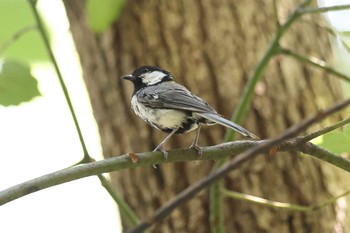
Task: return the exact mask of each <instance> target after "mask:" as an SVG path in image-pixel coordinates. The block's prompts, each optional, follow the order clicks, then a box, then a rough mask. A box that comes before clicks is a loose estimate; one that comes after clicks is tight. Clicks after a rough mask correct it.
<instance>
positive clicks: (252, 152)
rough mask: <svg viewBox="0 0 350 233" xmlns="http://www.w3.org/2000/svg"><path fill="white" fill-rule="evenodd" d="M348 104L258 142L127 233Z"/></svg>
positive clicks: (142, 227)
mask: <svg viewBox="0 0 350 233" xmlns="http://www.w3.org/2000/svg"><path fill="white" fill-rule="evenodd" d="M348 104H350V100H346V101H342V102H341V103H339V104H337V105H335V106H334V107H331V108H330V109H328V110H326V111H321V112H319V113H318V114H316V115H315V116H313V117H311V118H309V119H306V120H304V121H302V122H301V123H299V124H297V125H294V126H292V127H291V128H289V129H287V130H286V131H285V132H284V133H282V134H281V135H279V136H277V137H276V138H274V139H270V140H265V141H263V142H260V143H258V144H257V145H255V146H254V147H252V148H250V149H248V150H246V151H244V152H243V153H241V154H239V155H237V156H236V157H234V158H233V159H232V160H231V161H230V162H228V163H226V164H225V165H224V166H222V167H220V168H218V169H217V170H215V171H213V172H212V173H210V174H209V175H208V176H207V177H205V178H203V179H201V180H199V181H198V182H197V183H195V184H193V185H191V186H189V187H188V188H186V189H184V190H183V191H182V192H181V193H179V194H178V195H177V196H176V197H175V198H173V199H172V200H170V201H168V202H167V203H166V204H164V205H163V206H162V207H160V208H159V209H158V210H156V211H155V213H154V214H153V216H151V217H150V218H148V220H147V221H143V222H142V223H141V224H139V225H138V226H137V227H135V228H134V229H132V230H130V231H128V232H129V233H139V232H143V231H144V230H146V229H147V228H148V227H150V226H151V225H152V224H154V223H155V222H158V221H160V220H161V219H163V218H164V217H166V216H168V215H169V214H170V213H171V212H172V211H173V210H174V209H175V208H177V207H179V206H180V205H182V204H184V203H185V202H187V201H188V200H190V199H191V198H192V197H193V196H194V195H196V194H197V193H198V192H200V191H202V190H203V189H204V188H207V187H208V186H210V185H211V184H212V183H213V182H215V181H217V180H219V179H221V178H223V177H224V176H225V175H226V174H227V173H228V172H230V171H232V170H234V169H236V168H238V167H239V166H240V165H241V164H242V163H244V162H246V161H248V160H251V159H253V158H255V157H256V156H257V155H258V154H259V153H261V152H264V151H266V150H268V149H269V148H271V147H272V146H276V145H278V144H280V143H281V142H283V141H284V140H286V139H288V138H290V137H293V136H295V135H296V134H298V133H299V132H301V131H303V130H305V129H306V128H308V127H309V126H310V125H312V124H314V123H316V122H318V121H320V120H322V119H324V118H325V117H326V116H328V115H330V114H332V113H334V112H336V111H339V110H340V109H342V108H344V107H345V106H347V105H348ZM348 165H349V161H348ZM348 169H349V170H348V171H350V167H348Z"/></svg>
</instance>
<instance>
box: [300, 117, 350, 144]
mask: <svg viewBox="0 0 350 233" xmlns="http://www.w3.org/2000/svg"><path fill="white" fill-rule="evenodd" d="M348 123H350V117H349V118H346V119H344V120H342V121H339V122H337V123H335V124H334V125H331V126H328V127H326V128H323V129H320V130H318V131H316V132H313V133H310V134H308V135H306V136H301V137H298V139H297V140H298V141H300V142H308V141H311V140H312V139H314V138H317V137H319V136H321V135H324V134H326V133H329V132H331V131H333V130H335V129H338V128H340V127H342V126H344V125H346V124H348Z"/></svg>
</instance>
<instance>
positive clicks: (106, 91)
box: [64, 0, 349, 233]
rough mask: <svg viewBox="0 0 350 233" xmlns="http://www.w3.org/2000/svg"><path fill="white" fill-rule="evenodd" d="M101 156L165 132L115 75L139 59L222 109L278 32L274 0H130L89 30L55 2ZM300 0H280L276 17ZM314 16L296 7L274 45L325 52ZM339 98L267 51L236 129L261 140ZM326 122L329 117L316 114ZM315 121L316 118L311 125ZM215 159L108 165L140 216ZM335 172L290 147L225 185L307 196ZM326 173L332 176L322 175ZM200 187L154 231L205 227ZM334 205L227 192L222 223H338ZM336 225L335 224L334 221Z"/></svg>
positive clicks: (301, 226)
mask: <svg viewBox="0 0 350 233" xmlns="http://www.w3.org/2000/svg"><path fill="white" fill-rule="evenodd" d="M64 4H65V6H66V10H67V15H68V17H69V20H70V23H71V30H72V34H73V38H74V40H75V42H76V46H77V50H78V53H79V55H80V60H81V64H82V67H83V71H84V78H85V81H86V85H87V88H88V91H89V94H90V98H91V102H92V106H93V111H94V114H95V118H96V120H97V123H98V126H99V129H100V135H101V143H102V147H103V150H104V154H105V156H106V157H109V156H117V155H119V154H122V153H125V152H130V151H133V152H141V151H148V150H151V149H152V148H154V147H155V146H156V145H157V144H158V143H159V142H160V141H161V140H162V138H163V137H165V135H164V134H163V133H161V132H158V131H156V130H155V129H151V128H150V127H148V126H147V125H146V124H145V123H144V122H143V121H142V120H141V119H139V118H137V117H136V116H135V115H134V113H133V112H132V111H131V108H130V96H131V91H132V87H131V84H130V83H124V82H122V81H121V79H120V78H119V77H121V76H122V75H123V74H126V73H129V72H130V71H132V70H133V69H134V68H136V67H138V66H140V65H145V64H156V65H160V66H162V67H163V68H165V69H167V70H169V71H171V72H172V73H173V75H174V77H175V79H176V80H177V81H178V82H179V83H181V84H184V85H186V86H187V87H189V89H190V90H192V91H193V92H194V93H196V94H198V95H200V96H201V97H203V98H204V99H206V100H208V102H209V103H210V104H211V105H212V106H213V107H215V109H216V110H217V111H218V112H220V113H221V114H222V115H224V116H226V117H230V115H231V114H232V111H233V109H234V107H235V106H236V104H237V101H238V98H239V96H240V95H241V94H242V89H243V87H244V85H245V83H246V81H247V78H248V76H249V74H250V73H251V71H252V69H253V68H254V65H255V64H256V63H257V61H258V60H259V58H260V57H261V56H262V53H263V52H264V50H265V49H266V46H267V44H268V43H269V40H270V39H271V37H272V36H273V33H274V32H275V30H276V28H275V21H274V14H273V7H272V1H243V0H241V1H224V0H222V1H217V0H205V1H186V0H181V1H161V0H157V1H146V0H139V1H136V0H129V1H127V3H126V5H125V8H124V10H123V12H122V15H121V17H120V18H119V19H118V21H117V22H116V23H115V24H114V25H113V26H112V28H111V29H109V30H108V31H106V32H104V33H103V34H101V35H94V34H93V33H92V32H91V30H90V29H89V27H88V25H87V21H86V16H85V12H84V2H83V1H70V0H64ZM296 4H297V1H291V0H290V1H278V10H279V14H280V17H281V19H282V20H283V19H284V18H286V17H287V16H288V13H289V11H290V10H291V9H293V8H294V7H295V6H296ZM319 20H320V19H319V18H318V17H313V18H311V17H304V18H303V21H300V22H298V23H296V24H295V25H294V26H293V27H292V28H291V29H290V30H289V32H288V33H287V35H285V36H284V37H283V41H282V44H283V46H286V47H288V48H292V49H294V50H296V51H299V52H301V53H304V54H308V55H314V56H317V57H319V58H322V59H326V58H329V57H330V56H331V55H330V51H329V45H328V42H327V34H326V31H324V30H322V29H321V28H320V27H318V26H317V25H316V24H317V22H318V21H319ZM340 96H341V91H340V88H339V85H338V83H337V82H336V81H335V78H334V77H329V76H328V75H326V74H325V73H323V72H321V71H319V70H315V69H313V68H310V67H306V66H303V65H301V64H299V63H298V62H296V61H295V60H292V59H290V58H287V57H284V56H278V57H276V58H274V59H273V60H272V61H271V63H270V64H269V66H268V68H267V70H266V72H265V74H264V78H263V80H262V81H261V82H260V83H259V85H258V88H257V91H256V95H255V97H254V100H253V104H252V108H251V110H250V111H249V113H248V116H247V117H246V120H245V124H244V125H245V127H246V128H248V129H249V130H250V131H252V132H254V133H256V134H257V135H259V136H260V137H262V138H267V137H272V136H274V135H276V134H278V133H279V132H281V131H283V129H285V128H286V127H288V126H290V125H292V124H294V123H297V122H299V121H300V120H301V119H303V118H305V117H306V116H308V115H310V114H311V113H314V112H316V111H317V110H318V109H320V108H323V107H326V106H329V105H331V104H332V103H333V102H335V101H336V100H337V99H338V98H340ZM325 124H326V123H325ZM318 127H320V126H318ZM224 132H225V129H224V128H222V127H220V126H213V127H210V128H207V129H204V130H203V132H202V134H201V139H200V144H201V145H213V144H216V143H220V142H221V141H222V138H223V135H224ZM193 137H194V134H193V133H191V134H188V135H181V136H175V137H174V138H173V139H172V140H171V143H169V144H168V147H169V148H179V147H186V146H188V145H190V143H191V141H192V139H193ZM212 165H213V162H200V163H199V162H198V163H192V162H190V163H176V164H165V165H161V166H159V168H158V169H153V168H152V167H145V168H138V169H131V170H127V171H123V172H118V173H114V174H112V177H113V182H114V184H115V186H116V188H117V189H118V191H119V192H120V193H122V194H123V196H124V197H125V199H126V201H127V202H128V203H129V204H130V205H131V206H132V207H133V208H134V210H135V211H136V212H137V214H138V215H139V216H140V217H141V218H147V216H149V214H151V213H153V211H154V210H155V209H156V208H158V207H159V206H161V205H162V204H163V203H165V202H166V201H167V200H169V199H171V198H172V197H174V196H175V195H176V194H177V193H178V192H180V191H181V190H183V189H184V188H186V187H187V186H189V185H190V184H192V183H194V182H196V181H197V180H198V179H200V178H201V177H203V176H205V175H207V174H208V173H209V172H210V170H211V168H212ZM342 176H343V173H342V172H341V171H339V170H336V169H333V168H332V167H330V166H329V165H325V164H323V163H320V162H318V161H315V160H314V159H310V158H308V157H303V156H300V155H297V154H292V153H290V154H282V153H279V154H278V155H276V156H273V157H270V156H265V157H260V158H259V159H256V160H254V161H251V162H250V163H249V164H247V165H245V166H244V167H242V168H241V169H240V170H239V171H236V172H232V173H231V174H230V175H229V176H228V177H227V179H226V180H225V186H226V187H227V188H228V189H233V190H235V191H239V192H242V193H248V194H253V195H257V196H261V197H264V198H268V199H271V200H277V201H284V202H291V203H296V204H302V205H313V204H316V203H319V202H322V201H323V200H325V199H327V198H329V197H330V196H331V195H336V194H339V193H340V192H341V191H342V190H345V188H346V187H348V186H349V185H348V186H344V184H343V183H341V179H340V177H342ZM330 182H331V183H330ZM208 206H209V204H208V192H202V193H200V194H199V195H197V196H196V198H194V199H193V200H192V201H190V202H189V203H187V204H186V205H185V206H183V207H181V208H178V209H177V210H176V211H174V213H172V214H171V216H170V217H169V218H167V219H166V220H164V221H163V222H161V223H159V224H157V225H156V226H155V228H153V231H152V232H162V233H164V232H201V233H202V232H209V229H210V228H209V211H208V209H209V207H208ZM338 207H339V206H336V205H334V206H329V207H327V208H324V209H322V210H320V211H317V212H313V213H309V214H305V213H296V212H292V211H281V210H276V209H271V208H267V207H262V206H257V205H253V204H249V203H245V202H241V201H233V200H225V217H226V219H225V224H226V227H227V230H228V231H227V232H270V233H271V232H272V233H273V232H278V233H279V232H315V233H316V232H317V233H318V232H332V231H334V232H338V231H336V229H343V227H344V221H345V220H344V219H341V218H339V214H340V213H344V212H346V208H345V209H344V208H343V209H342V210H341V211H343V212H339V208H338ZM340 232H341V231H340Z"/></svg>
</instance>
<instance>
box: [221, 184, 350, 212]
mask: <svg viewBox="0 0 350 233" xmlns="http://www.w3.org/2000/svg"><path fill="white" fill-rule="evenodd" d="M221 191H222V192H223V194H224V195H225V196H226V197H229V198H232V199H235V200H241V201H245V202H249V203H254V204H258V205H262V206H267V207H273V208H279V209H287V210H292V211H301V212H311V211H316V210H319V209H322V208H324V207H326V206H329V205H332V204H334V203H335V202H336V201H337V200H338V199H339V198H341V197H344V196H346V195H349V194H350V190H348V191H346V192H344V193H342V194H340V195H338V196H335V197H332V198H330V199H328V200H326V201H325V202H323V203H321V204H318V205H312V206H303V205H296V204H291V203H286V202H279V201H271V200H268V199H265V198H261V197H257V196H253V195H249V194H244V193H238V192H234V191H230V190H227V189H222V190H221Z"/></svg>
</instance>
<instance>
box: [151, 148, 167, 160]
mask: <svg viewBox="0 0 350 233" xmlns="http://www.w3.org/2000/svg"><path fill="white" fill-rule="evenodd" d="M153 151H160V152H162V154H163V156H164V158H165V160H167V159H168V155H169V153H168V152H167V151H166V150H164V148H163V147H162V146H157V147H156V149H154V150H153Z"/></svg>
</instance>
